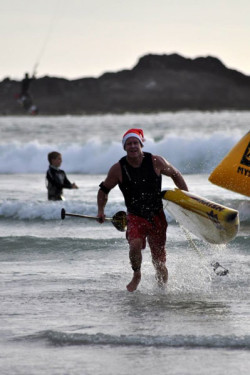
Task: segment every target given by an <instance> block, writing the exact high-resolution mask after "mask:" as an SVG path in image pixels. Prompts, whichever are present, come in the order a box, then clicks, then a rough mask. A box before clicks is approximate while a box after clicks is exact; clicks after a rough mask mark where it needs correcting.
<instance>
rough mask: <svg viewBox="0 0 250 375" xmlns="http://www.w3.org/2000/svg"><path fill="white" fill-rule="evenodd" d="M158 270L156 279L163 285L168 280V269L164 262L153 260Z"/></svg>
mask: <svg viewBox="0 0 250 375" xmlns="http://www.w3.org/2000/svg"><path fill="white" fill-rule="evenodd" d="M153 264H154V267H155V270H156V280H157V282H158V285H159V286H163V285H165V284H166V283H167V281H168V269H167V267H166V265H165V263H163V262H156V261H153Z"/></svg>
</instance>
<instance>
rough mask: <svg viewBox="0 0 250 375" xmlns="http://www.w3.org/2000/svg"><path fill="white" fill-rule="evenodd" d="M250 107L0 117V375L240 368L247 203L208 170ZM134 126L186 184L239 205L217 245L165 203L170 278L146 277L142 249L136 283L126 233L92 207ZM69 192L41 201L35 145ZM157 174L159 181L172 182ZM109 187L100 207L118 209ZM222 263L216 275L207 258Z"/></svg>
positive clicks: (246, 325) (246, 358) (244, 344)
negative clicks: (231, 233)
mask: <svg viewBox="0 0 250 375" xmlns="http://www.w3.org/2000/svg"><path fill="white" fill-rule="evenodd" d="M249 123H250V112H234V111H231V112H226V111H224V112H197V111H196V112H176V113H158V114H138V115H133V114H124V115H111V114H107V115H96V116H63V117H43V116H37V117H0V132H1V137H0V180H1V183H0V265H1V268H0V316H1V319H0V373H1V375H7V374H8V375H10V374H11V375H19V374H21V375H27V374H29V375H30V374H35V375H40V374H48V375H59V374H60V375H62V374H64V375H66V374H70V375H78V374H79V375H92V374H93V375H99V374H100V375H101V374H102V375H103V374H107V375H117V374H121V375H127V374H137V375H144V374H145V375H149V374H150V375H151V374H159V375H161V374H171V375H175V374H176V375H177V374H178V375H186V374H188V375H189V374H190V375H196V374H197V375H200V374H204V375H210V374H213V375H221V374H229V375H235V374H239V375H241V374H248V373H249V368H250V299H249V295H250V287H249V285H250V273H249V266H250V260H249V255H250V253H249V252H250V238H249V230H250V200H249V199H248V198H247V197H245V196H243V195H240V194H237V193H233V192H231V191H228V190H225V189H222V188H220V187H218V186H215V185H212V184H211V183H210V182H209V181H208V176H209V174H210V172H211V171H212V170H213V168H214V167H215V166H216V165H217V164H218V163H219V161H220V160H221V159H222V158H223V157H224V156H225V154H226V153H227V152H228V151H229V150H230V149H231V148H232V147H233V145H234V144H235V143H236V142H237V141H238V140H239V139H240V138H241V137H242V136H243V135H244V134H246V133H247V132H248V131H249ZM131 127H141V128H143V130H144V132H145V137H146V142H145V150H146V151H149V152H152V153H155V154H159V155H162V156H164V157H165V158H166V159H168V160H169V161H170V162H171V163H173V164H174V165H175V166H176V167H177V168H179V169H180V170H181V172H182V173H183V174H184V177H185V179H186V181H187V183H188V187H189V190H190V191H191V192H193V193H195V194H198V195H201V196H202V197H204V198H207V199H210V200H213V201H215V202H218V203H221V204H224V205H226V206H228V207H231V208H234V209H238V210H239V212H240V230H239V233H238V235H237V236H236V238H235V239H234V240H232V241H231V242H230V243H228V244H223V245H211V244H208V243H205V242H203V241H201V240H200V239H198V238H196V237H195V236H193V235H191V237H192V240H193V242H194V244H195V247H196V248H198V249H199V254H198V253H197V250H196V249H195V247H194V246H193V245H192V242H190V241H189V240H188V238H187V237H186V236H185V233H184V232H183V231H182V229H181V228H180V227H179V225H178V224H177V223H176V222H175V221H174V220H173V218H172V217H171V216H170V215H169V213H168V212H167V211H166V216H167V218H168V221H169V227H168V231H167V265H168V269H169V282H168V285H167V287H166V288H163V289H160V288H159V287H158V286H157V283H156V281H155V275H154V269H153V266H152V262H151V257H150V251H149V248H148V246H147V247H146V249H145V250H144V251H143V265H142V281H141V283H140V285H139V288H138V290H137V291H135V292H134V293H129V292H127V290H126V284H127V283H128V282H129V281H130V279H131V277H132V271H131V268H130V264H129V259H128V244H127V241H126V239H125V234H124V233H122V232H119V231H117V230H116V229H115V228H114V227H113V225H112V224H111V223H108V222H106V223H104V224H102V225H100V224H99V223H97V222H96V221H95V220H90V219H89V220H88V219H80V218H72V217H66V219H65V220H61V218H60V212H61V209H62V208H65V209H66V211H67V212H73V213H80V214H87V215H93V216H95V215H96V212H97V209H96V194H97V190H98V185H99V183H100V182H101V181H102V180H103V179H104V177H105V174H106V173H107V171H108V169H109V167H110V166H111V165H112V164H113V163H115V162H116V161H117V160H118V159H119V158H120V157H121V156H123V154H124V151H123V150H122V147H121V137H122V134H123V133H124V132H125V131H126V130H127V129H129V128H131ZM52 150H58V151H60V152H62V155H63V164H62V168H63V169H64V170H65V171H66V173H67V175H68V177H69V179H70V180H71V181H72V182H73V181H75V182H76V183H77V185H78V186H79V189H78V190H65V192H64V193H65V194H64V195H65V201H63V202H48V201H47V196H46V193H47V192H46V188H45V173H46V170H47V167H48V163H47V160H46V158H47V153H48V152H50V151H52ZM173 186H174V185H173V183H172V181H171V180H170V179H167V178H166V177H163V185H162V187H163V189H164V188H167V187H173ZM124 209H125V207H124V202H123V199H122V196H121V193H120V191H119V189H118V188H115V189H114V190H113V191H112V192H111V193H110V196H109V202H108V204H107V208H106V214H107V215H108V216H110V217H112V216H113V215H114V214H115V213H116V212H117V211H120V210H124ZM214 261H218V262H219V263H220V264H221V265H223V267H225V268H226V269H228V270H229V273H228V274H227V275H226V276H218V275H216V273H215V272H214V271H213V267H212V266H211V263H212V262H214Z"/></svg>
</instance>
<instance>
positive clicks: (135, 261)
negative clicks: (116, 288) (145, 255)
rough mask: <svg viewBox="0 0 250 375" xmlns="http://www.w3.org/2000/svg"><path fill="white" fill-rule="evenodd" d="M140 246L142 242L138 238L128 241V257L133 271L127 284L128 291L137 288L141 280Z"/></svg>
mask: <svg viewBox="0 0 250 375" xmlns="http://www.w3.org/2000/svg"><path fill="white" fill-rule="evenodd" d="M141 247H142V243H141V240H140V239H139V238H138V239H136V240H133V241H131V243H130V250H129V258H130V263H131V266H132V269H133V271H134V274H133V277H132V280H131V281H130V283H129V284H128V285H127V290H128V291H129V292H134V291H135V290H136V289H137V287H138V285H139V283H140V281H141V263H142V254H141Z"/></svg>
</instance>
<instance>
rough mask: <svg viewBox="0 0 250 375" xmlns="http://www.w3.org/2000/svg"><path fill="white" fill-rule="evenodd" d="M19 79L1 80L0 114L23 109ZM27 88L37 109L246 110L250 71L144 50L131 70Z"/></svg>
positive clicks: (43, 112)
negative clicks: (18, 97) (17, 96)
mask: <svg viewBox="0 0 250 375" xmlns="http://www.w3.org/2000/svg"><path fill="white" fill-rule="evenodd" d="M19 91H20V81H13V80H11V79H9V78H6V79H4V80H3V81H2V82H0V114H1V115H21V114H26V113H25V111H24V110H23V109H22V108H21V107H20V106H19V105H18V103H17V101H16V99H15V95H16V94H18V93H19ZM30 92H31V94H32V96H33V99H34V102H35V104H37V106H38V107H39V110H40V114H41V115H64V114H93V113H107V112H110V113H123V112H156V111H169V110H174V111H175V110H184V109H190V110H195V109H197V110H222V109H237V110H250V76H246V75H244V74H242V73H240V72H238V71H236V70H232V69H228V68H227V67H225V65H223V64H222V62H221V61H220V60H218V59H217V58H215V57H210V56H208V57H199V58H196V59H189V58H184V57H182V56H180V55H178V54H171V55H151V54H149V55H146V56H143V57H141V58H140V59H139V61H138V63H137V65H135V67H134V68H133V69H131V70H122V71H119V72H116V73H105V74H103V75H102V76H100V77H99V78H82V79H77V80H67V79H63V78H56V77H48V76H45V77H42V78H38V79H36V80H35V81H33V82H32V84H31V88H30Z"/></svg>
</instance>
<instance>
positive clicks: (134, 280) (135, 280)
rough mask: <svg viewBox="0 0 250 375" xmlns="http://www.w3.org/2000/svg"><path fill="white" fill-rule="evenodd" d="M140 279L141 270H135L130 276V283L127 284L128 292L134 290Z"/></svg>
mask: <svg viewBox="0 0 250 375" xmlns="http://www.w3.org/2000/svg"><path fill="white" fill-rule="evenodd" d="M140 281H141V271H136V272H134V275H133V277H132V280H131V281H130V283H129V284H128V285H127V289H128V291H129V292H134V291H135V290H136V289H137V287H138V285H139V283H140Z"/></svg>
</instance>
